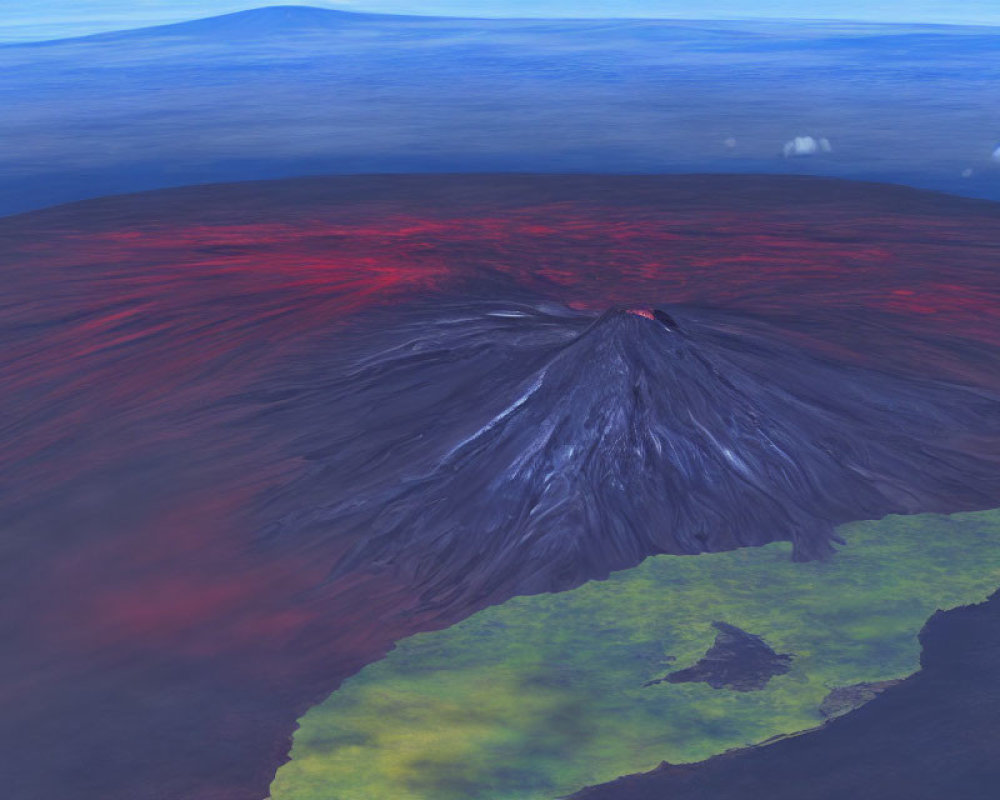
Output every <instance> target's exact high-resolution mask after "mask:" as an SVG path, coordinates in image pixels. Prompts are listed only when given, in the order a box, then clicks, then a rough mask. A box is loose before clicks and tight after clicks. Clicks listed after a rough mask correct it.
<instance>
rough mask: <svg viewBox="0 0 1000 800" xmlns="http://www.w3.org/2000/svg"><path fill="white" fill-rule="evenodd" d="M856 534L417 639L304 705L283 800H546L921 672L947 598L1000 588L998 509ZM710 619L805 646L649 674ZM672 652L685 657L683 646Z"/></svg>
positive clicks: (553, 602)
mask: <svg viewBox="0 0 1000 800" xmlns="http://www.w3.org/2000/svg"><path fill="white" fill-rule="evenodd" d="M839 533H840V534H841V535H842V536H843V537H844V538H845V539H846V540H847V546H845V547H843V548H841V549H840V551H839V552H838V554H837V555H836V556H835V557H834V558H833V559H831V560H830V561H828V562H825V563H808V564H797V563H793V562H792V561H791V559H790V546H788V545H786V544H783V543H779V544H773V545H769V546H767V547H761V548H754V549H745V550H739V551H735V552H730V553H718V554H711V555H700V556H659V557H656V558H650V559H648V560H647V561H646V562H645V563H643V564H642V565H640V566H639V567H636V568H635V569H632V570H628V571H625V572H620V573H617V574H615V575H613V576H612V577H611V578H610V579H609V580H607V581H601V582H593V583H589V584H587V585H585V586H582V587H580V588H579V589H575V590H573V591H570V592H564V593H562V594H555V595H537V596H533V597H522V598H517V599H514V600H511V601H509V602H507V603H505V604H504V605H502V606H497V607H494V608H490V609H487V610H485V611H483V612H481V613H479V614H476V615H474V616H472V617H470V618H469V619H467V620H465V621H464V622H462V623H460V624H458V625H455V626H453V627H452V628H449V629H448V630H445V631H440V632H435V633H426V634H420V635H417V636H413V637H411V638H409V639H407V640H405V641H402V642H400V643H399V646H398V647H397V648H396V649H395V650H394V651H393V652H392V653H391V654H390V655H389V656H388V657H387V658H386V659H384V660H383V661H380V662H378V663H376V664H372V665H370V666H369V667H367V668H365V669H364V670H363V671H362V672H360V673H359V674H358V675H356V676H355V677H353V678H351V679H350V680H348V681H347V682H346V683H345V684H344V685H343V687H342V688H341V689H340V690H339V691H337V692H335V693H334V694H333V695H332V696H331V697H330V698H329V699H328V700H327V701H326V702H324V703H323V704H321V705H319V706H317V707H316V708H314V709H312V710H311V711H310V712H309V713H308V714H306V715H305V717H304V718H303V719H302V720H301V728H300V730H299V731H298V733H297V734H296V736H295V743H294V747H293V750H292V761H291V762H289V763H288V764H287V765H285V766H284V767H282V768H281V769H280V770H279V771H278V775H277V777H276V779H275V781H274V783H273V785H272V787H271V791H272V797H273V799H274V800H480V799H482V800H486V799H487V798H488V799H489V800H534V799H535V798H538V799H539V800H541V799H543V798H544V799H545V800H549V799H550V798H555V797H559V796H561V795H566V794H569V793H571V792H573V791H574V790H576V789H579V788H581V787H583V786H586V785H589V784H594V783H601V782H604V781H608V780H611V779H613V778H615V777H617V776H619V775H622V774H626V773H631V772H639V771H644V770H649V769H651V768H653V767H655V766H657V765H658V764H659V763H660V762H661V761H664V760H666V761H670V762H673V763H679V762H686V761H697V760H701V759H704V758H707V757H709V756H711V755H713V754H715V753H719V752H722V751H724V750H727V749H729V748H733V747H740V746H743V745H748V744H752V743H757V742H761V741H763V740H765V739H768V738H769V737H772V736H775V735H777V734H781V733H790V732H794V731H798V730H802V729H805V728H810V727H814V726H815V725H817V724H819V723H820V722H822V717H821V715H820V714H819V712H818V710H817V709H818V706H819V704H820V702H821V701H822V700H823V698H824V697H825V696H826V694H827V693H828V692H829V690H830V689H832V688H834V687H836V686H844V685H849V684H854V683H858V682H861V681H880V680H886V679H890V678H897V677H903V676H906V675H908V674H910V673H912V672H914V671H915V670H917V669H918V668H919V656H920V646H919V643H918V640H917V634H918V632H919V630H920V628H921V627H922V626H923V624H924V622H925V620H926V619H927V618H928V617H929V616H930V615H931V614H932V613H933V612H934V611H935V609H939V608H940V609H947V608H952V607H954V606H958V605H964V604H968V603H974V602H979V601H981V600H984V599H985V598H986V597H987V596H988V595H989V594H990V593H991V592H992V591H993V590H994V589H995V588H997V586H1000V546H998V545H1000V511H990V512H984V513H979V514H960V515H953V516H938V515H921V516H914V517H889V518H886V519H884V520H881V521H878V522H865V523H857V524H853V525H848V526H844V527H842V528H841V529H840V530H839ZM713 620H722V621H725V622H729V623H731V624H734V625H737V626H739V627H741V628H743V629H744V630H746V631H749V632H751V633H754V634H758V635H760V636H762V637H763V638H764V639H765V640H766V641H767V642H768V644H770V645H771V646H772V647H773V648H774V649H775V650H776V651H777V652H780V653H794V654H795V659H794V660H793V662H792V669H791V671H790V672H789V673H788V674H786V675H780V676H777V677H775V678H772V679H771V681H770V683H769V684H768V685H767V687H766V688H765V689H763V690H762V691H757V692H748V693H741V692H736V691H730V690H725V689H724V690H716V689H712V688H710V687H709V686H707V685H705V684H700V683H698V684H670V683H661V684H657V685H655V686H649V687H645V688H644V687H643V683H645V682H646V681H649V680H651V679H654V678H659V677H662V676H663V675H664V674H665V673H667V672H669V671H671V670H673V669H677V668H679V667H685V666H688V665H690V664H692V663H694V662H695V661H697V660H698V659H699V658H700V657H701V656H702V655H704V653H705V650H706V649H708V648H709V647H710V646H711V644H712V642H713V640H714V638H715V631H714V630H713V629H712V627H711V623H712V621H713ZM668 656H674V657H675V659H676V660H675V661H672V662H668V661H667V660H666V659H667V657H668Z"/></svg>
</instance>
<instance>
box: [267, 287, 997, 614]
mask: <svg viewBox="0 0 1000 800" xmlns="http://www.w3.org/2000/svg"><path fill="white" fill-rule="evenodd" d="M426 314H427V312H426V311H421V312H419V313H416V314H414V313H410V314H408V315H406V314H402V313H401V312H397V313H396V314H395V315H394V316H393V318H392V319H391V320H389V321H387V323H386V324H387V325H388V330H386V331H384V332H382V333H379V334H377V335H370V336H368V337H365V338H364V339H363V340H362V341H361V342H360V343H359V344H357V345H355V346H356V347H357V349H358V350H359V352H357V353H354V354H352V356H351V357H350V358H349V359H348V361H347V366H343V365H340V364H337V363H333V364H331V363H330V361H329V360H328V359H325V358H324V357H323V355H322V353H319V352H317V353H314V354H312V355H311V356H310V357H309V358H308V361H309V363H310V364H311V365H313V371H311V372H307V373H303V372H301V371H300V372H298V373H296V374H295V375H294V376H292V375H290V376H289V378H288V379H287V380H286V381H283V382H284V383H285V384H286V385H287V386H289V387H294V389H291V391H292V392H293V394H292V396H291V398H290V399H289V400H288V401H287V402H285V403H278V404H275V406H274V407H272V408H271V409H270V410H269V414H270V415H272V417H274V416H276V417H277V419H278V424H280V425H281V426H282V427H287V428H293V429H296V430H309V431H310V433H309V439H308V445H309V451H308V454H309V457H310V458H311V459H312V460H313V463H314V465H315V466H314V469H313V470H312V471H311V474H310V476H309V477H308V478H306V479H304V480H303V481H302V482H301V483H300V484H297V485H295V486H294V487H292V489H290V490H289V492H288V493H287V494H286V495H285V496H283V498H282V503H283V504H285V505H291V506H293V507H296V506H301V508H300V509H299V510H298V511H297V512H293V513H291V514H289V516H288V517H287V518H286V519H285V520H284V521H283V523H282V524H281V525H279V526H278V528H277V534H278V535H279V536H280V537H281V538H283V539H285V540H286V541H296V540H298V541H300V542H302V543H312V542H314V541H316V540H317V539H322V538H323V537H325V536H330V535H335V536H338V535H343V534H344V533H346V532H351V533H352V534H355V535H357V536H358V537H359V538H360V543H359V544H358V545H357V547H356V548H355V549H354V551H353V554H352V555H351V556H350V557H349V558H348V559H347V560H346V561H345V563H343V564H342V565H341V566H340V569H339V571H338V572H340V571H343V570H347V569H353V568H358V567H364V566H366V565H371V564H390V565H391V566H393V567H394V568H395V569H396V570H397V571H398V572H400V573H402V574H403V575H404V576H405V580H406V582H407V583H413V582H414V581H415V582H416V583H417V584H418V585H419V586H421V587H422V588H424V589H425V592H426V595H427V596H428V597H432V598H433V599H434V600H435V601H436V602H442V601H443V600H446V599H449V598H453V597H455V596H458V595H462V594H468V595H469V596H470V598H471V599H472V600H475V601H479V600H482V599H486V598H493V599H497V598H498V597H504V596H509V595H510V594H511V593H517V594H525V593H532V592H540V591H551V590H557V589H565V588H569V587H571V586H575V585H578V584H579V583H582V582H583V581H585V580H588V579H591V578H594V577H601V576H605V575H607V574H608V572H609V571H611V570H615V569H621V568H624V567H629V566H633V565H635V564H637V563H638V562H639V561H641V560H642V559H643V558H644V557H646V556H648V555H650V554H654V553H698V552H703V551H716V550H728V549H732V548H736V547H743V546H747V545H759V544H764V543H766V542H770V541H774V540H776V539H789V540H791V541H792V542H794V544H795V553H796V557H798V558H803V559H805V558H814V557H820V556H824V555H827V554H829V553H830V552H832V547H831V541H830V540H831V537H832V534H833V525H835V524H839V523H841V522H846V521H848V520H850V519H858V518H875V517H880V516H883V515H885V514H887V513H910V512H917V511H928V510H946V509H949V508H950V509H956V508H977V507H986V506H989V505H990V504H991V502H993V501H992V498H995V497H1000V456H998V453H1000V400H998V398H996V397H994V396H992V395H990V394H987V393H982V392H977V391H971V390H968V389H964V388H962V387H958V386H953V385H947V384H945V383H941V382H933V381H927V380H914V379H910V378H903V377H895V376H887V375H884V374H882V373H880V372H877V371H875V370H870V369H863V368H859V367H855V366H852V365H844V364H836V363H831V362H829V361H827V360H824V359H820V358H816V357H813V356H808V355H803V354H802V353H799V352H797V351H796V350H794V349H792V348H790V347H788V346H785V345H781V344H777V343H775V341H774V339H775V334H774V333H773V332H771V335H770V339H769V338H767V337H765V336H764V335H763V334H762V332H761V329H760V326H755V327H749V326H748V323H747V322H746V321H745V320H741V319H740V318H739V317H735V316H733V315H720V314H718V313H714V314H713V313H711V312H705V311H702V312H697V313H696V312H690V311H684V310H682V309H672V310H671V312H670V314H671V315H667V314H665V313H664V312H663V311H657V312H656V313H655V314H654V312H652V311H646V312H641V313H636V312H629V311H624V310H615V311H609V312H605V313H604V314H601V315H600V316H598V317H596V318H594V317H591V316H589V315H581V314H570V313H568V312H563V313H562V314H561V315H560V314H559V313H558V311H557V310H555V309H550V310H549V312H548V313H539V312H536V311H534V310H532V309H531V308H530V307H527V306H524V305H517V306H514V305H511V306H497V305H491V304H478V303H470V304H466V305H464V306H462V307H461V308H460V309H459V308H451V309H448V308H445V309H442V310H441V311H439V312H437V313H435V315H434V316H426ZM347 341H348V342H349V341H350V340H349V339H348V340H347ZM343 349H346V350H348V351H350V350H353V347H352V346H351V344H348V343H345V344H344V345H343ZM316 421H321V424H319V425H317V424H315V422H316ZM319 497H329V498H330V500H331V501H332V502H330V503H325V504H323V505H322V506H321V507H320V508H312V507H310V506H311V503H312V502H314V501H313V498H319Z"/></svg>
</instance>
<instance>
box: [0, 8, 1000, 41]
mask: <svg viewBox="0 0 1000 800" xmlns="http://www.w3.org/2000/svg"><path fill="white" fill-rule="evenodd" d="M463 21H464V22H467V21H481V22H482V23H483V24H484V25H491V26H495V25H500V26H505V25H511V24H521V25H544V24H551V23H553V22H562V23H567V24H571V23H572V24H581V25H588V24H594V23H606V22H615V23H621V24H629V23H632V24H643V25H649V24H653V25H664V24H667V25H678V26H685V27H686V26H693V27H698V28H706V27H709V28H727V27H737V28H740V29H743V30H748V29H752V28H755V27H758V26H760V27H762V28H769V27H775V26H780V27H789V26H795V27H804V28H812V27H815V28H825V27H829V26H837V27H838V28H839V29H840V30H841V32H842V33H843V32H844V29H845V28H846V29H854V30H856V31H857V33H859V34H862V33H864V32H870V31H874V30H884V29H887V28H888V29H891V30H894V31H899V32H901V33H902V32H904V31H905V32H912V31H931V30H935V29H942V30H947V31H949V32H956V31H960V30H963V29H967V30H969V31H972V32H974V31H981V30H983V29H986V30H994V28H991V27H990V26H985V25H983V26H974V25H954V24H943V23H942V24H938V23H907V22H902V23H894V22H859V21H853V20H841V19H832V18H831V19H819V18H817V19H791V18H789V19H786V18H777V17H776V18H766V17H761V18H747V19H731V20H728V19H695V18H687V17H607V18H603V17H602V18H595V17H476V16H446V15H430V14H428V15H424V14H389V13H384V12H369V11H354V10H348V9H337V8H323V7H320V6H310V5H300V4H294V5H284V4H283V5H273V6H260V7H257V8H249V9H245V10H242V11H233V12H229V13H225V14H213V15H211V16H207V17H197V18H195V19H189V20H182V21H179V22H167V23H162V24H155V25H143V26H140V27H136V28H122V29H115V30H107V31H101V32H97V33H88V34H82V35H78V36H63V37H56V38H51V39H39V40H26V41H0V47H18V46H39V45H45V44H54V43H63V42H72V41H79V40H89V41H113V40H116V39H126V38H133V37H136V36H143V35H149V34H161V35H162V34H168V35H169V34H178V35H194V36H199V35H206V34H218V33H226V34H229V35H240V34H243V35H246V34H250V35H259V34H279V33H291V32H303V31H308V30H310V29H320V30H325V29H329V28H331V27H339V26H341V25H343V24H346V23H352V22H395V23H399V24H426V23H434V22H438V23H460V22H463Z"/></svg>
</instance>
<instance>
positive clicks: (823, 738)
mask: <svg viewBox="0 0 1000 800" xmlns="http://www.w3.org/2000/svg"><path fill="white" fill-rule="evenodd" d="M920 640H921V643H922V644H923V648H924V652H923V656H922V658H921V664H922V669H921V671H920V672H918V673H917V674H916V675H914V676H913V677H911V678H908V679H907V680H905V681H903V682H902V683H901V684H899V685H898V686H895V687H892V688H890V689H887V690H886V691H885V692H884V693H883V694H881V695H880V696H878V697H876V698H875V699H874V700H872V701H871V702H869V703H868V704H866V705H864V706H862V707H861V708H859V709H857V710H856V711H853V712H852V713H850V714H848V715H846V716H844V717H840V718H839V719H836V720H834V721H832V722H830V723H828V724H827V725H825V726H823V727H822V728H820V729H819V730H817V731H813V732H810V733H805V734H802V735H800V736H795V737H792V738H790V739H785V740H783V741H779V742H777V743H775V744H771V745H768V746H765V747H759V748H753V749H749V750H743V751H736V752H731V753H726V754H724V755H721V756H716V757H715V758H712V759H709V760H708V761H705V762H702V763H700V764H691V765H685V766H677V767H673V766H664V767H662V768H661V769H660V770H658V771H656V772H653V773H650V774H648V775H638V776H633V777H628V778H623V779H620V780H618V781H615V782H614V783H610V784H606V785H604V786H599V787H594V788H592V789H587V790H584V791H582V792H579V793H577V794H575V795H573V798H574V800H704V798H712V800H802V798H809V799H810V800H845V799H846V798H857V800H896V798H903V797H905V798H910V800H942V798H946V797H947V798H954V800H981V798H983V797H986V796H989V794H990V793H991V792H992V787H995V786H996V785H997V783H998V781H1000V762H998V761H997V757H996V737H997V720H998V719H1000V679H998V676H1000V671H998V669H997V665H998V664H1000V594H995V595H993V597H992V598H991V599H990V600H989V601H988V602H986V603H983V604H981V605H978V606H971V607H967V608H959V609H954V610H952V611H948V612H945V613H941V612H939V613H938V614H937V615H935V616H934V617H933V618H932V619H931V620H930V622H928V624H927V625H926V626H925V627H924V630H923V632H922V633H921V635H920Z"/></svg>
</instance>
